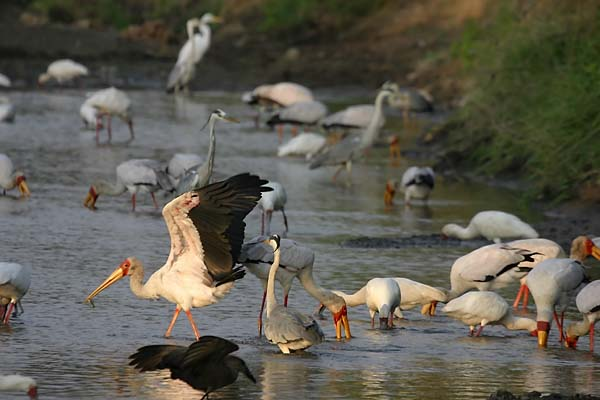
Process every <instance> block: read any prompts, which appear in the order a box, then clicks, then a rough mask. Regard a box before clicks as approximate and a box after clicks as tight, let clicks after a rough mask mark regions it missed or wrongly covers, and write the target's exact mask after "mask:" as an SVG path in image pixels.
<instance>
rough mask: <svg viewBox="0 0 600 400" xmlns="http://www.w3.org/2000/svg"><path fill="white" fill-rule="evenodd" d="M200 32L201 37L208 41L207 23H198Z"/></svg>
mask: <svg viewBox="0 0 600 400" xmlns="http://www.w3.org/2000/svg"><path fill="white" fill-rule="evenodd" d="M200 33H201V34H202V37H204V38H206V41H207V42H208V43H210V34H211V32H210V27H209V26H208V24H202V25H200Z"/></svg>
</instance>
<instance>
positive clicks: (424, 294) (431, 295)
mask: <svg viewBox="0 0 600 400" xmlns="http://www.w3.org/2000/svg"><path fill="white" fill-rule="evenodd" d="M393 279H394V280H395V281H396V283H397V284H398V287H399V288H400V293H401V294H402V296H401V298H400V306H399V307H398V308H397V309H396V312H395V313H394V315H395V316H396V317H398V318H404V316H403V315H402V311H404V310H410V309H412V308H415V307H417V306H424V307H423V309H422V310H423V313H424V314H427V313H428V312H429V311H431V308H430V307H429V305H430V304H431V303H438V302H445V301H446V299H447V295H446V293H445V292H444V291H443V290H441V289H438V288H434V287H432V286H429V285H425V284H423V283H421V282H417V281H413V280H412V279H408V278H393Z"/></svg>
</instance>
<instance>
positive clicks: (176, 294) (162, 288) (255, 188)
mask: <svg viewBox="0 0 600 400" xmlns="http://www.w3.org/2000/svg"><path fill="white" fill-rule="evenodd" d="M265 183H266V181H264V180H261V179H260V178H259V177H257V176H255V175H250V174H247V173H246V174H240V175H236V176H233V177H231V178H229V179H227V180H224V181H220V182H215V183H213V184H211V185H208V186H205V187H203V188H201V189H198V190H196V191H192V192H187V193H184V194H182V195H181V196H179V197H176V198H175V199H173V200H171V201H170V202H169V203H168V204H167V205H166V206H165V207H164V208H163V217H164V219H165V223H166V224H167V228H168V230H169V235H170V237H171V252H170V253H169V257H168V258H167V261H166V263H165V264H164V265H163V266H162V267H161V268H160V269H159V270H157V271H156V272H154V273H153V274H152V275H151V276H150V278H148V280H147V281H146V283H142V281H143V277H144V269H143V266H142V263H141V262H140V261H139V260H138V259H136V258H135V257H129V258H127V259H126V260H125V261H123V263H121V265H120V266H119V267H118V268H117V269H116V270H115V271H114V272H113V273H112V274H111V275H110V276H109V277H108V278H107V279H106V280H105V281H104V282H103V283H102V284H101V285H100V286H98V288H96V289H95V290H94V291H93V292H92V293H91V294H90V295H89V296H88V297H87V298H86V301H91V300H92V299H93V298H94V297H95V296H96V295H98V293H100V292H102V291H103V290H104V289H106V288H107V287H109V286H110V285H112V284H113V283H115V282H117V281H118V280H119V279H121V278H123V277H124V276H127V275H129V276H130V277H131V280H130V286H131V291H132V292H133V293H134V294H135V295H136V296H137V297H139V298H143V299H158V298H159V297H163V298H164V299H166V300H168V301H170V302H171V303H175V304H177V307H176V308H175V313H174V315H173V319H172V320H171V323H170V324H169V327H168V329H167V332H166V333H165V336H166V337H169V336H170V335H171V330H172V329H173V326H174V325H175V321H176V319H177V317H178V316H179V313H180V311H181V310H183V311H185V313H186V315H187V317H188V319H189V321H190V324H191V326H192V329H193V331H194V335H195V336H196V339H199V338H200V334H199V332H198V328H197V327H196V324H195V322H194V319H193V317H192V314H191V311H190V310H191V308H192V307H204V306H207V305H209V304H214V303H216V302H218V301H219V300H221V299H222V298H223V296H225V295H226V294H227V293H228V292H229V291H230V290H231V288H232V287H233V282H234V281H235V280H237V279H240V278H242V277H243V276H244V274H245V272H244V270H243V269H242V268H241V267H240V268H234V265H235V262H236V260H237V259H238V256H239V254H240V250H241V247H242V241H243V237H244V230H245V227H246V224H245V223H244V218H245V217H246V215H247V214H248V213H249V212H250V211H251V210H252V209H253V208H254V207H255V206H256V203H257V202H258V199H259V198H260V195H261V192H263V191H266V190H268V189H267V188H266V187H264V186H262V185H263V184H265Z"/></svg>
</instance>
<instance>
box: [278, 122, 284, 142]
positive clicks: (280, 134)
mask: <svg viewBox="0 0 600 400" xmlns="http://www.w3.org/2000/svg"><path fill="white" fill-rule="evenodd" d="M277 136H278V137H279V144H281V143H282V142H283V125H281V124H280V125H277Z"/></svg>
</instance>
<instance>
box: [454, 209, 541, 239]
mask: <svg viewBox="0 0 600 400" xmlns="http://www.w3.org/2000/svg"><path fill="white" fill-rule="evenodd" d="M442 234H443V235H444V236H446V237H456V238H459V239H462V240H467V239H475V238H477V237H479V236H483V237H484V238H486V239H487V240H493V241H494V242H496V243H500V242H501V241H502V239H510V238H512V239H515V238H523V239H535V238H537V237H539V235H538V233H537V232H536V231H535V229H533V228H532V227H531V225H529V224H527V223H525V222H523V221H521V220H520V219H519V217H517V216H515V215H512V214H509V213H505V212H503V211H481V212H478V213H477V214H475V216H474V217H473V218H471V222H469V225H468V226H467V227H466V228H463V227H462V226H459V225H457V224H448V225H445V226H444V227H443V228H442Z"/></svg>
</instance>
